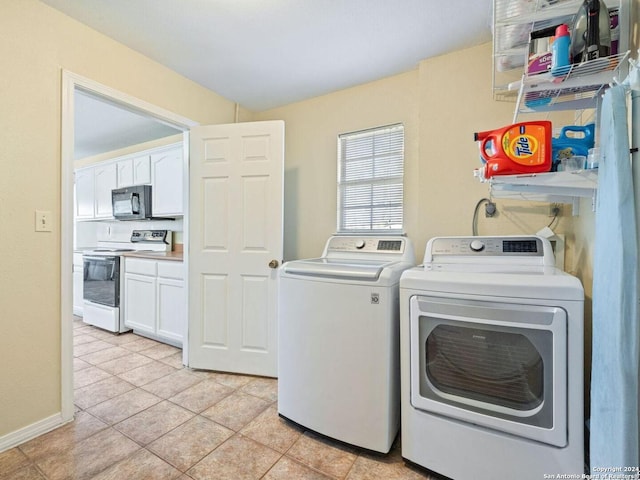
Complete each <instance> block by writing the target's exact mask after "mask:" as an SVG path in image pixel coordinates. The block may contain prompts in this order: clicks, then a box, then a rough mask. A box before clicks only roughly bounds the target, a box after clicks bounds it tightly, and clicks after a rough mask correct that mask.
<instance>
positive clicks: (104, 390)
mask: <svg viewBox="0 0 640 480" xmlns="http://www.w3.org/2000/svg"><path fill="white" fill-rule="evenodd" d="M133 389H134V386H133V385H131V384H130V383H127V382H125V381H124V380H122V379H120V378H118V377H109V378H106V379H104V380H101V381H99V382H96V383H92V384H91V385H87V386H86V387H82V388H77V389H76V390H75V391H74V395H73V398H74V400H73V403H75V404H76V405H78V406H79V407H80V408H82V409H83V410H84V409H86V408H89V407H92V406H93V405H97V404H98V403H102V402H104V401H105V400H109V399H110V398H113V397H117V396H118V395H121V394H123V393H124V392H128V391H129V390H133Z"/></svg>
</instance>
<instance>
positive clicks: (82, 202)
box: [75, 167, 95, 220]
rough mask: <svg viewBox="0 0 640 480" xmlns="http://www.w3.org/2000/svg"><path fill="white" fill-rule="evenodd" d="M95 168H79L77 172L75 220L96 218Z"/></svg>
mask: <svg viewBox="0 0 640 480" xmlns="http://www.w3.org/2000/svg"><path fill="white" fill-rule="evenodd" d="M94 202H95V182H94V168H93V167H89V168H79V169H78V170H76V172H75V218H76V219H78V220H83V219H92V218H94V216H95V211H94V209H95V204H94Z"/></svg>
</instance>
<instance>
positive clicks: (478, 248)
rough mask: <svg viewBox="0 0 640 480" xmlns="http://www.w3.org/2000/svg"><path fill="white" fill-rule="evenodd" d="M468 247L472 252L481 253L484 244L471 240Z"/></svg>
mask: <svg viewBox="0 0 640 480" xmlns="http://www.w3.org/2000/svg"><path fill="white" fill-rule="evenodd" d="M469 247H470V248H471V250H473V251H474V252H481V251H482V250H484V243H483V242H481V241H480V240H473V241H472V242H471V244H470V245H469Z"/></svg>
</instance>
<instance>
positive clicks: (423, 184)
mask: <svg viewBox="0 0 640 480" xmlns="http://www.w3.org/2000/svg"><path fill="white" fill-rule="evenodd" d="M491 55H492V52H491V44H485V45H481V46H478V47H475V48H470V49H467V50H462V51H459V52H455V53H453V54H449V55H444V56H441V57H437V58H433V59H428V60H424V61H422V62H421V63H420V65H419V66H418V67H417V68H416V69H415V70H412V71H410V72H407V73H403V74H401V75H396V76H393V77H389V78H385V79H382V80H379V81H376V82H372V83H369V84H366V85H361V86H357V87H354V88H350V89H346V90H342V91H339V92H335V93H332V94H329V95H324V96H321V97H316V98H313V99H310V100H306V101H302V102H298V103H295V104H291V105H288V106H285V107H282V108H277V109H273V110H269V111H266V112H262V113H259V114H256V115H255V116H254V119H255V120H271V119H283V120H284V121H285V123H286V135H285V137H286V152H285V258H286V259H292V258H304V257H313V256H317V255H319V254H320V253H321V251H322V247H323V245H324V242H325V241H326V239H327V237H328V236H329V235H331V234H332V233H333V232H335V229H336V198H337V197H336V196H337V193H336V181H337V174H336V155H337V136H338V134H340V133H344V132H349V131H354V130H360V129H364V128H370V127H375V126H380V125H386V124H392V123H396V122H402V123H404V125H405V141H406V145H405V168H406V171H405V205H406V209H405V228H406V232H407V234H408V236H409V237H410V238H411V239H412V240H413V241H414V244H415V247H416V253H417V256H418V260H422V255H423V253H424V246H425V244H426V241H427V240H428V239H429V238H431V237H433V236H437V235H470V234H471V220H472V216H473V209H474V207H475V205H476V203H477V202H478V201H479V200H480V199H481V198H483V197H486V196H488V194H489V191H488V187H487V185H486V184H481V183H479V182H478V180H476V179H475V178H474V177H473V169H474V168H477V167H479V166H480V161H479V154H478V147H477V144H476V142H474V140H473V132H475V131H481V130H489V129H493V128H498V127H501V126H504V125H507V124H510V123H511V122H512V117H513V111H514V104H513V103H507V102H496V101H494V100H493V96H492V87H491ZM496 202H497V205H498V211H499V214H498V216H497V217H495V218H492V219H486V218H484V213H483V212H484V210H482V211H481V215H480V218H479V222H478V223H479V233H480V234H481V235H482V234H485V235H490V234H520V233H535V232H537V231H538V230H540V229H541V228H542V227H544V226H546V225H547V224H548V223H549V221H550V218H549V217H548V216H547V213H548V210H549V207H548V205H547V204H540V203H529V202H521V201H504V200H500V199H497V200H496ZM565 212H566V215H565V216H563V217H561V219H560V222H559V225H558V227H557V228H556V229H555V230H556V232H557V233H563V232H565V231H567V229H568V228H570V227H571V224H572V217H571V216H570V209H569V208H566V209H565Z"/></svg>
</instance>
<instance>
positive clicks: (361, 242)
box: [356, 240, 365, 250]
mask: <svg viewBox="0 0 640 480" xmlns="http://www.w3.org/2000/svg"><path fill="white" fill-rule="evenodd" d="M364 246H365V241H364V240H358V241H356V248H357V249H358V250H360V249H362V248H364Z"/></svg>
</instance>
